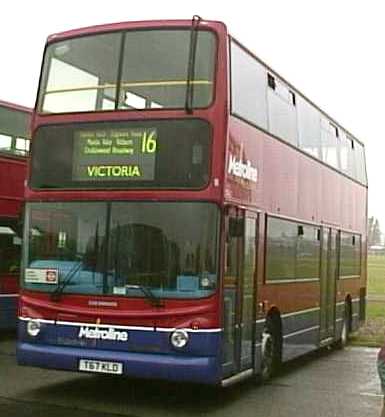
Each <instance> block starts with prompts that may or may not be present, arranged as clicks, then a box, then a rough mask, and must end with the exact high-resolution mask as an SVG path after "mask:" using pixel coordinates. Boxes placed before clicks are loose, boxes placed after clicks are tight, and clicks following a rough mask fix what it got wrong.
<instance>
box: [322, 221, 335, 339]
mask: <svg viewBox="0 0 385 417" xmlns="http://www.w3.org/2000/svg"><path fill="white" fill-rule="evenodd" d="M337 267H338V232H337V230H335V229H332V228H330V227H327V228H323V229H322V252H321V281H320V341H321V344H322V342H324V343H328V342H329V341H330V339H331V338H332V337H334V331H335V313H336V312H335V310H336V279H337V270H338V268H337Z"/></svg>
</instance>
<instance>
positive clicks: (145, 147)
mask: <svg viewBox="0 0 385 417" xmlns="http://www.w3.org/2000/svg"><path fill="white" fill-rule="evenodd" d="M155 136H156V130H151V131H150V132H147V131H144V132H143V135H142V153H154V152H155V151H156V137H155Z"/></svg>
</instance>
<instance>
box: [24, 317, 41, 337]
mask: <svg viewBox="0 0 385 417" xmlns="http://www.w3.org/2000/svg"><path fill="white" fill-rule="evenodd" d="M27 333H28V334H29V335H30V336H32V337H35V336H37V335H38V334H39V333H40V322H39V321H37V320H30V321H29V322H28V323H27Z"/></svg>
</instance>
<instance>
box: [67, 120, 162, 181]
mask: <svg viewBox="0 0 385 417" xmlns="http://www.w3.org/2000/svg"><path fill="white" fill-rule="evenodd" d="M157 140H158V134H157V129H156V128H152V127H151V128H139V127H138V128H126V129H92V130H79V131H75V132H74V146H73V165H72V180H74V181H122V180H123V181H135V180H136V181H152V180H154V175H155V162H156V154H157V150H158V143H157Z"/></svg>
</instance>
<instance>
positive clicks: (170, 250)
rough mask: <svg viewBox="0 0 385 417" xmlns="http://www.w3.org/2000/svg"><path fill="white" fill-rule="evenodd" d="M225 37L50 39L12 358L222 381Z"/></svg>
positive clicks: (174, 32) (143, 30)
mask: <svg viewBox="0 0 385 417" xmlns="http://www.w3.org/2000/svg"><path fill="white" fill-rule="evenodd" d="M134 26H135V25H134ZM91 32H95V30H94V31H91ZM224 32H225V28H224V27H223V25H221V24H207V23H206V22H205V23H203V22H202V23H200V24H199V23H197V22H193V24H192V25H191V24H189V25H187V24H186V23H184V24H176V23H175V22H174V23H172V24H170V25H166V26H165V25H164V24H163V25H161V26H160V25H154V26H152V27H148V25H147V27H146V26H145V25H141V26H140V25H139V26H138V25H137V26H135V27H126V28H124V29H123V28H122V27H120V26H119V28H117V29H116V30H109V31H102V32H101V33H99V31H96V32H95V33H81V34H77V33H76V34H74V35H72V36H69V37H68V35H67V36H62V37H60V36H59V39H54V41H51V42H50V43H49V44H48V46H47V48H46V53H45V58H44V64H43V71H42V76H41V83H40V90H39V97H38V103H37V112H36V115H35V124H34V132H33V149H32V161H31V165H30V178H29V187H28V191H27V200H28V201H27V204H26V213H25V223H26V224H25V244H24V255H23V282H22V287H23V291H22V297H21V304H20V331H19V332H20V340H19V346H18V360H19V363H21V364H28V365H36V366H44V367H52V368H60V369H68V370H80V371H88V372H103V373H115V374H127V375H132V376H139V377H155V378H167V379H174V380H188V381H196V382H207V383H216V382H219V381H220V379H221V374H220V373H221V371H220V369H221V357H220V355H221V353H220V352H221V344H220V341H221V330H220V327H221V325H220V312H219V310H220V308H219V306H220V302H219V299H220V298H219V288H220V279H219V276H220V262H219V259H220V246H221V245H220V241H221V233H220V228H221V227H220V226H221V215H220V213H221V209H220V202H221V193H222V188H221V182H222V177H223V164H224V161H222V160H221V156H222V159H223V154H224V151H223V149H224V142H225V141H224V136H225V135H224V132H225V116H224V115H225V114H226V112H225V101H226V100H225V97H226V91H222V90H223V89H218V88H217V86H218V84H220V83H222V85H226V80H225V78H224V77H226V70H225V69H226V65H225V62H226V60H225V59H224V57H225V52H226V41H225V40H226V34H225V33H224Z"/></svg>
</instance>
